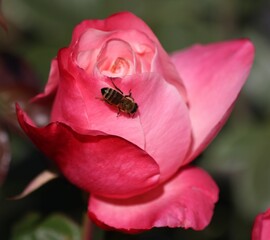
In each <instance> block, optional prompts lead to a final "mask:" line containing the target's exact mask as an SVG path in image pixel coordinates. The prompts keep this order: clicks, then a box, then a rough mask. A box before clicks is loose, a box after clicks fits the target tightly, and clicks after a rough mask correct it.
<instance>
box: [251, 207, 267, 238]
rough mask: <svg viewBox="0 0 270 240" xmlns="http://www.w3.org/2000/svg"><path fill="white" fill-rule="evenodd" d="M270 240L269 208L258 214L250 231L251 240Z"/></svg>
mask: <svg viewBox="0 0 270 240" xmlns="http://www.w3.org/2000/svg"><path fill="white" fill-rule="evenodd" d="M269 239H270V208H269V209H268V210H267V211H266V212H264V213H260V214H259V215H258V216H257V217H256V219H255V222H254V225H253V229H252V240H269Z"/></svg>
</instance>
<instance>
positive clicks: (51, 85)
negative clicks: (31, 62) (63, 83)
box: [32, 58, 59, 101]
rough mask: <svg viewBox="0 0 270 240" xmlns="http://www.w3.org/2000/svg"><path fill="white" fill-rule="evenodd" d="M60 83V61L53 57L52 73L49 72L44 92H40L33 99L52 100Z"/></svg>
mask: <svg viewBox="0 0 270 240" xmlns="http://www.w3.org/2000/svg"><path fill="white" fill-rule="evenodd" d="M58 84H59V69H58V62H57V59H56V58H55V59H53V60H52V62H51V68H50V74H49V80H48V83H47V84H46V87H45V91H44V93H40V94H38V95H37V96H35V97H34V98H33V99H32V101H39V100H44V99H46V100H45V101H50V100H51V101H52V99H53V98H54V96H55V94H56V91H57V88H58Z"/></svg>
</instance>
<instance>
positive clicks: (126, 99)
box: [101, 82, 138, 116]
mask: <svg viewBox="0 0 270 240" xmlns="http://www.w3.org/2000/svg"><path fill="white" fill-rule="evenodd" d="M112 83H113V82H112ZM113 86H114V87H115V89H113V88H108V87H106V88H102V89H101V94H102V96H103V99H102V100H104V101H105V102H107V103H108V104H110V105H113V106H115V107H117V108H118V113H117V116H119V115H120V112H124V113H127V114H129V115H131V114H135V113H136V111H137V110H138V104H137V103H136V102H135V101H134V98H133V97H132V96H131V91H129V94H128V95H124V93H123V92H122V91H121V90H120V89H119V88H118V87H117V86H116V85H115V84H114V83H113Z"/></svg>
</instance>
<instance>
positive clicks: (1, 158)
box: [0, 128, 11, 185]
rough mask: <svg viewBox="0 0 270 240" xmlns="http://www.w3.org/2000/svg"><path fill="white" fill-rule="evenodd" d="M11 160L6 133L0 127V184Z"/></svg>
mask: <svg viewBox="0 0 270 240" xmlns="http://www.w3.org/2000/svg"><path fill="white" fill-rule="evenodd" d="M10 160H11V152H10V143H9V137H8V135H7V133H6V132H5V131H4V130H2V129H1V128H0V185H2V184H3V182H4V180H5V177H6V175H7V172H8V169H9V164H10Z"/></svg>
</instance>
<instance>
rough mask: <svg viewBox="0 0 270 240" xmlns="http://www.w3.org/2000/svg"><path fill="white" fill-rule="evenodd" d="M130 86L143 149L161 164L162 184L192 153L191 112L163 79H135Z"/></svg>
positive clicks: (131, 80)
mask: <svg viewBox="0 0 270 240" xmlns="http://www.w3.org/2000/svg"><path fill="white" fill-rule="evenodd" d="M123 81H128V80H127V79H124V80H123ZM119 82H120V81H119ZM130 82H131V84H130V85H129V87H130V89H131V92H132V96H133V97H134V99H135V101H136V102H137V103H138V105H139V110H138V116H139V117H140V122H141V125H142V128H143V132H144V138H145V143H146V145H145V148H144V149H145V151H146V152H147V153H148V154H150V155H151V156H152V157H153V158H154V159H155V161H156V162H157V163H158V165H159V167H160V172H161V181H164V180H166V179H168V178H169V177H171V176H172V175H173V174H174V173H175V172H176V171H177V170H178V168H179V167H180V166H181V165H182V163H183V161H184V159H185V157H186V154H187V152H188V150H189V147H190V144H191V125H190V119H189V115H188V109H187V107H186V105H185V102H184V100H183V98H182V97H181V96H180V95H179V92H178V91H177V89H176V88H175V87H174V86H172V85H170V84H168V83H167V82H166V81H164V79H162V78H161V76H160V75H157V74H154V73H150V74H143V75H139V76H137V78H136V77H134V76H132V77H131V79H130ZM119 84H121V83H119ZM124 89H125V88H124ZM126 91H127V89H126Z"/></svg>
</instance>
